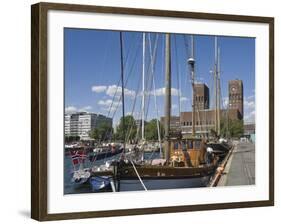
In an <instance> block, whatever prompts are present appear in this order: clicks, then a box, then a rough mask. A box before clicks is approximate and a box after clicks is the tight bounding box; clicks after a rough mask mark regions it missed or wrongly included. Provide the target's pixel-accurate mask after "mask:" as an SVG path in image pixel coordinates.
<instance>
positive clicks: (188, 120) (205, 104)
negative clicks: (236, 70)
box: [161, 80, 243, 134]
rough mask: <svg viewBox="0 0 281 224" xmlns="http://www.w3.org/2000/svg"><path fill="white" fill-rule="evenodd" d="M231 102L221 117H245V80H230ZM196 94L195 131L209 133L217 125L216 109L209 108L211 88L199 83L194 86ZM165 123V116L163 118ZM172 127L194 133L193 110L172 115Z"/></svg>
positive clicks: (221, 112)
mask: <svg viewBox="0 0 281 224" xmlns="http://www.w3.org/2000/svg"><path fill="white" fill-rule="evenodd" d="M228 91H229V104H228V109H221V110H220V118H221V119H224V118H228V119H231V120H235V119H238V120H242V119H243V82H242V80H230V81H229V82H228ZM194 94H195V103H194V105H195V111H196V112H195V132H196V133H202V134H207V133H210V130H211V129H214V127H215V110H214V109H210V108H209V104H210V96H209V88H208V86H207V85H206V84H203V83H197V84H195V86H194ZM161 122H162V124H163V122H164V117H162V118H161ZM170 125H171V129H174V130H175V129H176V130H181V131H182V133H183V134H191V133H192V111H186V112H181V114H180V117H178V116H172V117H171V122H170Z"/></svg>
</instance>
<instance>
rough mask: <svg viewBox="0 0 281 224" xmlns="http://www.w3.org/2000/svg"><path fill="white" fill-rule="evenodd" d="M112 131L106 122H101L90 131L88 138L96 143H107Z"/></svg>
mask: <svg viewBox="0 0 281 224" xmlns="http://www.w3.org/2000/svg"><path fill="white" fill-rule="evenodd" d="M112 130H113V129H112V126H111V125H110V124H109V123H108V122H101V123H100V124H99V125H98V126H97V127H96V128H94V129H92V130H91V131H90V133H89V136H90V137H91V138H93V139H95V140H98V141H107V140H108V139H109V138H110V136H111V133H112Z"/></svg>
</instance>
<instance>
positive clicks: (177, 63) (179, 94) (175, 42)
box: [173, 35, 181, 116]
mask: <svg viewBox="0 0 281 224" xmlns="http://www.w3.org/2000/svg"><path fill="white" fill-rule="evenodd" d="M173 36H174V45H175V56H176V65H177V66H176V67H177V85H178V86H177V87H178V90H179V93H178V101H179V102H178V104H179V116H180V113H181V87H180V67H179V60H178V51H177V40H176V35H173Z"/></svg>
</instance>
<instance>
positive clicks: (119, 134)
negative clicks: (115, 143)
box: [114, 115, 137, 141]
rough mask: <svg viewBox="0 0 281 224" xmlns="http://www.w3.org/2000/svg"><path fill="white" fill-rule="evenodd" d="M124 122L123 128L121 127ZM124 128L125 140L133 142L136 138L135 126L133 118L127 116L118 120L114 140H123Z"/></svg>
mask: <svg viewBox="0 0 281 224" xmlns="http://www.w3.org/2000/svg"><path fill="white" fill-rule="evenodd" d="M123 122H124V127H123ZM124 128H125V134H126V139H127V140H129V141H130V140H133V139H135V137H136V133H137V125H136V121H135V119H134V117H133V116H131V115H127V116H125V117H124V118H123V117H122V118H121V119H120V122H119V125H118V126H117V129H116V133H115V134H114V138H115V139H117V140H123V138H124V137H123V129H124Z"/></svg>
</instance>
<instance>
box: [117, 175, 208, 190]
mask: <svg viewBox="0 0 281 224" xmlns="http://www.w3.org/2000/svg"><path fill="white" fill-rule="evenodd" d="M142 181H143V184H144V185H145V187H146V188H147V190H163V189H179V188H196V187H206V186H207V185H208V183H209V181H210V176H202V177H194V178H167V179H163V178H162V179H161V178H156V179H152V178H151V179H142ZM139 190H144V187H143V186H142V184H141V182H140V180H139V179H122V180H120V181H119V191H139Z"/></svg>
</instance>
